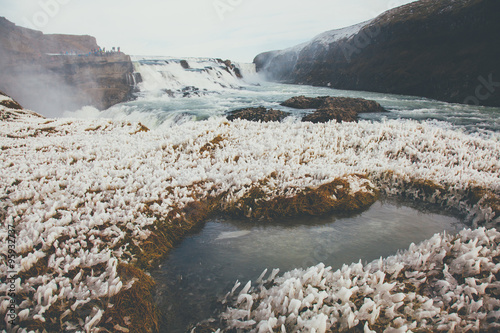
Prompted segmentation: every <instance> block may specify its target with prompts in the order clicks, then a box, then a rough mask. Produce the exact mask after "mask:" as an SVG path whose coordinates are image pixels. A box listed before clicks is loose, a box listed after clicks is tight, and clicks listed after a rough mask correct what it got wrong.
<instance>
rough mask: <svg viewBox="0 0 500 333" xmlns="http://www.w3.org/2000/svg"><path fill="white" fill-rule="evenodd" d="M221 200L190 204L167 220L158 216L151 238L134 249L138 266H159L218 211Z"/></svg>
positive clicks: (170, 214) (152, 214)
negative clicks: (186, 237) (174, 249)
mask: <svg viewBox="0 0 500 333" xmlns="http://www.w3.org/2000/svg"><path fill="white" fill-rule="evenodd" d="M219 200H220V197H219V198H211V197H208V198H206V199H205V200H199V201H193V202H190V203H188V204H187V205H186V206H185V207H184V208H183V209H173V210H172V211H171V212H170V213H169V214H168V216H167V217H166V218H162V217H159V216H156V217H157V220H156V222H155V223H154V224H153V227H152V229H151V231H152V234H151V236H150V237H149V238H148V239H147V240H146V241H144V242H143V243H141V245H140V248H139V247H132V252H133V253H134V254H136V256H137V266H138V267H140V268H151V267H153V266H154V265H155V264H157V263H158V262H159V261H160V260H161V259H162V258H163V257H164V256H165V255H166V254H167V253H168V251H169V250H170V249H171V248H173V247H174V246H175V244H177V243H178V242H179V241H180V240H181V239H182V237H183V236H184V235H185V234H187V233H188V232H190V231H191V230H192V229H193V228H195V227H196V226H197V225H198V224H199V223H201V222H203V221H205V220H206V219H207V218H208V217H209V216H210V215H211V214H213V213H215V212H216V211H217V207H218V205H219ZM146 209H147V208H146ZM146 213H147V212H146ZM150 215H151V216H154V213H153V212H150ZM177 215H179V216H180V217H177Z"/></svg>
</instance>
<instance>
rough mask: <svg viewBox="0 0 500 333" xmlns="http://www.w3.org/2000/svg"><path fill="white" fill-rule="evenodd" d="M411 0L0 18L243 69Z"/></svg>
mask: <svg viewBox="0 0 500 333" xmlns="http://www.w3.org/2000/svg"><path fill="white" fill-rule="evenodd" d="M413 1H415V0H349V1H346V0H342V1H340V0H309V1H305V0H141V1H137V0H136V1H129V0H0V16H4V17H6V18H7V19H8V20H10V21H12V22H14V23H15V24H17V25H19V26H23V27H27V28H31V29H36V30H41V31H42V32H44V33H61V34H76V35H91V36H94V37H96V38H97V43H98V44H99V46H101V47H106V48H107V49H111V47H113V46H115V47H118V46H119V47H120V48H121V50H122V51H123V52H125V53H127V54H131V55H157V56H174V57H215V58H224V59H231V60H233V61H239V62H251V61H252V60H253V58H254V57H255V56H256V55H257V54H259V53H261V52H265V51H270V50H277V49H283V48H287V47H291V46H294V45H297V44H300V43H303V42H305V41H308V40H310V39H312V38H313V37H314V36H316V35H318V34H320V33H322V32H324V31H327V30H332V29H338V28H343V27H347V26H350V25H353V24H357V23H360V22H363V21H366V20H369V19H372V18H374V17H376V16H377V15H379V14H381V13H382V12H384V11H386V10H388V9H391V8H394V7H397V6H400V5H404V4H406V3H409V2H413Z"/></svg>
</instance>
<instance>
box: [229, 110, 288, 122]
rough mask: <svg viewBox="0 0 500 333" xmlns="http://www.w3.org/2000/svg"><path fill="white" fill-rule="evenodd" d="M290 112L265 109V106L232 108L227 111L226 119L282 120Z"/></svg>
mask: <svg viewBox="0 0 500 333" xmlns="http://www.w3.org/2000/svg"><path fill="white" fill-rule="evenodd" d="M289 115H290V113H288V112H284V111H280V110H274V109H269V110H268V109H266V108H265V107H258V108H245V109H239V110H234V111H231V112H229V113H228V116H227V119H228V120H235V119H246V120H250V121H262V122H270V121H282V120H283V119H285V118H286V117H288V116H289Z"/></svg>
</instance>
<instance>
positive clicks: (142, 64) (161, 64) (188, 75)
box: [132, 57, 255, 97]
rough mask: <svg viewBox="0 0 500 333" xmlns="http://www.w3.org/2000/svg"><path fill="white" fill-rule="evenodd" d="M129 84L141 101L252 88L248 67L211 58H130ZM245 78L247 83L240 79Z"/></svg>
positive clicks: (250, 70)
mask: <svg viewBox="0 0 500 333" xmlns="http://www.w3.org/2000/svg"><path fill="white" fill-rule="evenodd" d="M133 61H134V68H135V73H134V75H133V78H132V79H133V84H134V86H135V87H136V88H137V90H138V91H139V94H140V95H141V96H143V97H150V96H154V97H160V96H168V97H194V96H202V95H207V94H213V93H220V92H221V91H223V90H225V89H238V90H239V89H241V88H242V87H243V86H246V85H248V84H252V80H251V78H250V77H251V75H252V73H255V69H252V64H233V63H231V61H229V60H226V61H223V60H221V59H212V58H183V59H179V58H171V57H134V59H133ZM246 75H248V76H249V78H250V80H249V81H250V82H247V81H246V80H245V79H244V77H245V76H246Z"/></svg>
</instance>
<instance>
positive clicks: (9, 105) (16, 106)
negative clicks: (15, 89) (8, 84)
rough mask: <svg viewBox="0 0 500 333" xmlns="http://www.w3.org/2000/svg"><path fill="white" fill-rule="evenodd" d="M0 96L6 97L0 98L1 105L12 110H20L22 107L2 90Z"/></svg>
mask: <svg viewBox="0 0 500 333" xmlns="http://www.w3.org/2000/svg"><path fill="white" fill-rule="evenodd" d="M0 96H5V97H8V99H5V100H2V99H1V98H0V105H3V106H5V107H6V108H9V109H14V110H22V109H23V107H22V106H21V105H20V104H19V103H18V102H16V101H15V100H13V99H12V98H11V97H10V96H9V95H7V94H5V93H3V92H2V91H0Z"/></svg>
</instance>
